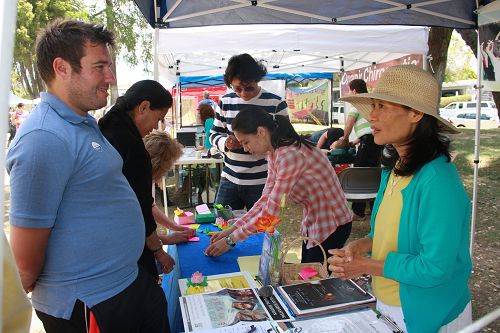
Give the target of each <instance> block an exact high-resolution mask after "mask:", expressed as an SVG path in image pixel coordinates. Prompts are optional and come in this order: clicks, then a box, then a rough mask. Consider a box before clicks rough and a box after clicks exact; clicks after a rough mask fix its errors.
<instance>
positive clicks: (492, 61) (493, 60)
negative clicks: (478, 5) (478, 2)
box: [478, 3, 500, 91]
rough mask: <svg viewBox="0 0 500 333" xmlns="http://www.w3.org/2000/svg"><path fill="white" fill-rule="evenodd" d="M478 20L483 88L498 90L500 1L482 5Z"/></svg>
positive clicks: (499, 88) (499, 80)
mask: <svg viewBox="0 0 500 333" xmlns="http://www.w3.org/2000/svg"><path fill="white" fill-rule="evenodd" d="M478 21H479V42H480V44H481V50H480V51H481V59H482V63H483V87H484V88H483V89H484V90H489V91H500V23H499V21H500V3H491V4H490V5H488V6H485V7H483V9H482V10H481V12H480V13H479V18H478Z"/></svg>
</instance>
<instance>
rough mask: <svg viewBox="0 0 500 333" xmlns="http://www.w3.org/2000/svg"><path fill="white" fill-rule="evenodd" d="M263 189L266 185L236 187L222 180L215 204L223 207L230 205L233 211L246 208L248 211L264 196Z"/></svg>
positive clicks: (224, 179)
mask: <svg viewBox="0 0 500 333" xmlns="http://www.w3.org/2000/svg"><path fill="white" fill-rule="evenodd" d="M263 189H264V184H262V185H236V184H234V183H232V182H230V181H229V180H227V179H226V178H221V180H220V186H219V191H218V192H217V198H215V202H216V203H219V204H222V205H223V206H226V205H229V206H231V208H232V209H243V208H244V207H246V209H247V210H250V208H252V207H253V205H254V204H255V203H256V202H257V200H259V199H260V197H261V196H262V190H263Z"/></svg>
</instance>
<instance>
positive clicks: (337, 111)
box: [332, 103, 345, 124]
mask: <svg viewBox="0 0 500 333" xmlns="http://www.w3.org/2000/svg"><path fill="white" fill-rule="evenodd" d="M332 123H333V124H345V114H344V103H333V107H332Z"/></svg>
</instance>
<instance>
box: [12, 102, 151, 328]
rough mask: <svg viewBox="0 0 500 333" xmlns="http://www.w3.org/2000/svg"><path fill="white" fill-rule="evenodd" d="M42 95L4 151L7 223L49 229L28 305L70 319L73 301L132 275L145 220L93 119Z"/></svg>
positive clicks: (114, 290)
mask: <svg viewBox="0 0 500 333" xmlns="http://www.w3.org/2000/svg"><path fill="white" fill-rule="evenodd" d="M41 97H42V101H41V103H40V104H38V105H37V106H36V108H35V109H34V110H33V112H32V113H31V115H30V116H29V117H28V119H26V121H25V122H24V123H23V126H21V128H20V129H19V131H18V132H17V135H16V138H15V139H14V141H13V142H12V145H11V147H10V149H9V152H8V154H7V163H6V164H7V171H8V172H9V175H10V184H11V196H10V200H11V210H10V223H11V224H12V225H15V226H17V227H25V228H51V229H52V231H51V233H50V236H49V240H48V244H47V249H46V253H45V263H44V266H43V269H42V272H41V273H40V275H39V277H38V280H37V282H36V285H35V289H34V290H33V296H32V300H33V306H34V307H35V309H37V310H39V311H42V312H44V313H46V314H49V315H51V316H54V317H58V318H64V319H69V318H70V317H71V312H72V310H73V306H74V303H75V301H76V300H77V299H80V300H81V301H83V302H84V303H85V304H87V305H88V306H89V307H92V306H94V305H96V304H98V303H100V302H102V301H104V300H107V299H109V298H111V297H113V296H115V295H116V294H118V293H119V292H121V291H122V290H124V289H125V288H126V287H128V286H129V285H130V284H131V283H132V282H133V281H134V280H135V278H136V277H137V274H138V266H137V260H138V259H139V257H140V255H141V253H142V249H143V247H144V241H145V239H144V233H145V231H144V221H143V217H142V213H141V209H140V207H139V203H138V202H137V197H136V195H135V194H134V192H133V191H132V189H131V188H130V186H129V183H128V182H127V180H126V179H125V176H123V173H122V163H123V162H122V158H121V157H120V155H119V154H118V152H117V151H116V150H115V149H114V148H113V146H112V145H111V144H110V143H109V142H108V141H107V140H106V139H105V138H104V136H103V135H102V134H101V132H100V131H99V128H98V127H97V123H96V121H95V119H94V118H93V117H92V116H90V115H87V116H85V117H82V116H80V115H78V114H77V113H75V112H74V111H72V110H71V109H70V108H68V106H66V105H65V104H64V103H63V102H62V101H61V100H60V99H58V98H57V97H55V96H53V95H51V94H49V93H42V96H41Z"/></svg>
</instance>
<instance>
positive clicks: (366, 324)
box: [277, 308, 401, 333]
mask: <svg viewBox="0 0 500 333" xmlns="http://www.w3.org/2000/svg"><path fill="white" fill-rule="evenodd" d="M277 330H278V332H280V333H283V332H287V333H289V332H302V333H316V332H317V333H320V332H329V333H370V332H373V333H397V332H401V330H400V328H399V327H398V326H396V324H394V323H393V322H392V321H390V320H389V319H387V318H386V317H383V316H381V315H380V314H378V313H377V312H376V311H374V310H372V309H370V308H367V309H361V310H354V311H349V312H341V313H336V314H332V315H325V316H321V317H317V318H314V319H304V320H298V321H293V322H289V323H279V324H278V325H277Z"/></svg>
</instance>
